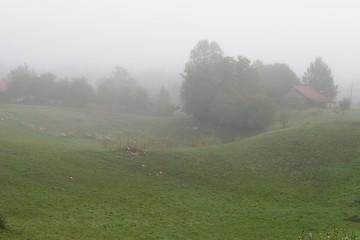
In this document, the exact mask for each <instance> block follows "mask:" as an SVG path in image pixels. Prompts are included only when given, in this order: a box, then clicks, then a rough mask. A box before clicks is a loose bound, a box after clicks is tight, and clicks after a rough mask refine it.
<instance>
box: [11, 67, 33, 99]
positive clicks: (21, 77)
mask: <svg viewBox="0 0 360 240" xmlns="http://www.w3.org/2000/svg"><path fill="white" fill-rule="evenodd" d="M36 78H37V75H36V74H35V71H34V70H33V69H31V68H30V67H29V66H28V65H26V64H25V65H23V66H18V67H17V68H16V69H14V70H12V71H11V72H10V73H9V76H8V80H9V89H8V94H9V97H10V98H11V99H14V100H19V101H20V99H21V101H22V102H30V101H31V99H32V98H33V95H34V87H35V86H34V83H35V81H36Z"/></svg>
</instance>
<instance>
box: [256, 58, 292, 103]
mask: <svg viewBox="0 0 360 240" xmlns="http://www.w3.org/2000/svg"><path fill="white" fill-rule="evenodd" d="M255 65H256V69H257V70H258V71H259V74H260V84H259V88H260V91H261V92H262V93H263V94H265V95H267V96H269V97H272V98H274V99H276V101H277V103H278V104H279V102H280V100H281V99H282V97H283V96H284V94H285V93H286V92H287V91H289V89H291V87H292V86H294V85H296V84H298V83H299V79H298V78H297V76H296V74H295V73H294V72H293V71H292V70H291V69H290V67H289V66H288V65H286V64H280V63H276V64H269V65H265V64H262V63H261V62H260V61H258V62H256V64H255Z"/></svg>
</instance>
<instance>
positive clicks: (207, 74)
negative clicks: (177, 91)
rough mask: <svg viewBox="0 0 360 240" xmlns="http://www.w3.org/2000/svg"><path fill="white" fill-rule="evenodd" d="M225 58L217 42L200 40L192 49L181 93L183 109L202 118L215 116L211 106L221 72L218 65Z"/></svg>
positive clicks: (206, 118) (207, 118)
mask: <svg viewBox="0 0 360 240" xmlns="http://www.w3.org/2000/svg"><path fill="white" fill-rule="evenodd" d="M222 59H223V51H222V50H221V48H220V46H219V45H218V44H217V43H215V42H211V43H209V42H208V41H207V40H202V41H200V42H199V43H198V44H197V45H196V46H195V48H194V49H193V50H192V51H191V54H190V60H189V61H188V62H187V63H186V66H185V70H184V72H185V74H184V75H182V76H183V78H184V79H185V81H184V82H183V85H182V89H181V95H182V100H183V104H184V105H183V110H184V112H185V113H187V114H191V115H193V116H195V117H196V118H199V119H202V120H209V119H211V118H213V117H214V115H213V113H212V111H211V108H212V102H213V100H214V97H215V95H216V89H217V85H218V84H217V83H218V81H219V76H218V75H219V72H218V71H217V70H218V69H217V65H218V64H219V62H220V61H221V60H222Z"/></svg>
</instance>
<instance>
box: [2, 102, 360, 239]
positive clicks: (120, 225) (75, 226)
mask: <svg viewBox="0 0 360 240" xmlns="http://www.w3.org/2000/svg"><path fill="white" fill-rule="evenodd" d="M298 114H299V113H298ZM329 114H330V113H329ZM319 117H321V116H315V117H314V118H312V119H315V118H319ZM325 118H326V117H325ZM330 120H331V121H327V122H323V121H313V120H308V119H306V120H305V121H306V123H307V124H302V123H297V124H296V125H295V124H293V125H291V124H289V125H290V127H288V128H285V129H280V128H278V127H276V126H274V127H273V128H272V130H271V131H268V132H265V133H262V134H259V135H256V136H253V137H249V138H245V139H242V140H239V141H236V142H232V143H228V144H218V145H213V146H204V147H197V148H193V147H190V146H191V145H192V143H193V142H192V141H193V139H194V138H196V137H198V138H199V137H201V136H203V135H206V136H216V137H217V138H218V139H220V142H221V139H222V138H221V135H219V134H218V132H217V131H218V130H217V131H215V132H212V131H211V130H210V129H206V130H203V129H201V127H200V130H199V129H198V126H197V125H196V124H195V123H194V122H192V121H191V120H189V119H185V118H166V119H162V120H160V119H156V118H150V117H143V118H132V117H131V116H127V117H125V116H110V115H100V114H98V113H96V112H81V111H77V110H71V109H59V108H51V107H35V106H16V105H1V106H0V171H1V172H0V215H1V216H2V217H1V221H0V223H3V224H0V226H3V227H1V229H0V239H1V240H2V239H5V240H7V239H274V240H275V239H298V238H299V237H301V236H304V239H307V238H308V236H309V235H308V234H309V232H311V234H312V235H313V236H314V237H316V239H326V238H327V236H326V235H327V232H330V235H331V237H333V235H334V231H335V234H336V233H337V231H338V232H339V234H338V235H339V238H338V239H343V238H345V233H347V234H349V236H350V234H351V233H354V234H355V233H357V234H360V231H359V229H360V174H359V172H360V121H358V120H357V117H356V115H351V117H350V116H349V117H344V118H340V117H336V118H334V119H330ZM297 121H299V120H297ZM290 123H291V122H290ZM199 131H203V132H201V133H199ZM134 132H135V133H134ZM121 136H122V137H121ZM168 136H170V137H168ZM167 137H168V138H167ZM144 138H146V139H147V140H146V141H143V142H141V140H142V139H144ZM169 138H170V139H172V142H171V144H170V143H169V142H167V141H168V140H167V139H169ZM210 140H211V139H210ZM210 140H208V141H210ZM139 142H141V144H140V143H139ZM189 142H190V143H189ZM128 143H132V144H134V146H136V147H141V146H143V147H149V148H148V149H146V151H145V150H144V149H143V150H144V151H141V152H127V151H126V145H127V144H128ZM166 143H167V144H168V145H166V146H165V147H164V145H163V144H166ZM205 145H206V144H205ZM134 153H136V154H134ZM337 229H339V230H337ZM319 233H321V234H322V235H319ZM341 237H342V238H341Z"/></svg>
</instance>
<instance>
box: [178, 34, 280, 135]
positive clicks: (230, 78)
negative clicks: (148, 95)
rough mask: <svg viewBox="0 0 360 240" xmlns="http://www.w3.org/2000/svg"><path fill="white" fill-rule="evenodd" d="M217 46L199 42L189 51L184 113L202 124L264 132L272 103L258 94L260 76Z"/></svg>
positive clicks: (245, 61) (241, 59)
mask: <svg viewBox="0 0 360 240" xmlns="http://www.w3.org/2000/svg"><path fill="white" fill-rule="evenodd" d="M222 54H223V53H222V51H221V49H220V47H219V45H218V44H215V43H209V42H208V41H206V40H205V41H200V42H199V43H198V44H197V45H196V47H195V48H194V49H193V50H192V51H191V55H190V59H189V62H188V63H187V64H186V66H185V74H184V75H183V78H184V81H183V85H182V99H183V102H184V106H183V110H184V112H185V113H187V114H190V115H193V116H194V117H196V118H198V119H200V120H202V121H212V122H216V123H218V124H222V125H227V126H229V127H236V128H251V129H263V128H265V127H266V126H267V125H268V124H269V123H270V122H271V120H272V116H273V114H274V104H273V99H272V98H269V97H267V96H265V95H264V94H261V93H260V89H259V83H260V75H259V73H258V71H257V68H256V67H255V65H254V64H253V63H251V61H250V60H249V59H247V58H245V57H241V56H239V57H237V58H232V57H224V56H223V55H222Z"/></svg>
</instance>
